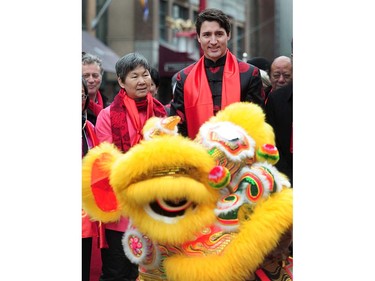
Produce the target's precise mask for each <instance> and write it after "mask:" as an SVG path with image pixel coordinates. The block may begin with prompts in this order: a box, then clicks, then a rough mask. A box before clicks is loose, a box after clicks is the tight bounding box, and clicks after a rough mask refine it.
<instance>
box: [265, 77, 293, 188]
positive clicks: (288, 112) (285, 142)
mask: <svg viewBox="0 0 375 281" xmlns="http://www.w3.org/2000/svg"><path fill="white" fill-rule="evenodd" d="M266 120H267V123H269V124H270V125H271V126H272V127H273V129H274V132H275V138H276V147H277V149H278V150H279V154H280V160H279V162H278V163H277V164H276V167H277V168H278V170H279V171H280V172H282V173H284V174H285V175H286V176H288V178H289V180H290V183H291V184H292V186H293V82H290V83H289V84H287V85H286V86H284V87H281V88H279V89H277V90H275V91H273V92H272V93H270V94H269V96H268V101H267V104H266Z"/></svg>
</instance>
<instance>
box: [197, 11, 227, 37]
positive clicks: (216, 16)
mask: <svg viewBox="0 0 375 281" xmlns="http://www.w3.org/2000/svg"><path fill="white" fill-rule="evenodd" d="M205 21H216V22H218V23H219V25H220V27H222V28H224V29H225V32H226V33H227V35H228V36H229V35H230V29H231V25H230V20H229V17H228V16H227V15H226V14H224V13H223V12H222V11H221V10H218V9H205V10H203V11H202V12H201V13H200V14H199V15H198V17H197V20H196V21H195V30H196V31H197V34H198V36H199V35H200V33H201V26H202V23H203V22H205Z"/></svg>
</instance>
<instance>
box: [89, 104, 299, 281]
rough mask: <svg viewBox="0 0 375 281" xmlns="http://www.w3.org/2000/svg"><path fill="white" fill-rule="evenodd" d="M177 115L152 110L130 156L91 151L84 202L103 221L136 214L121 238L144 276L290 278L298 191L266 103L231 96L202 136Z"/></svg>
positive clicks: (206, 280)
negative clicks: (182, 131) (189, 132)
mask: <svg viewBox="0 0 375 281" xmlns="http://www.w3.org/2000/svg"><path fill="white" fill-rule="evenodd" d="M178 121H179V118H178V117H176V116H172V117H168V118H151V119H150V120H149V121H148V122H147V123H146V125H145V127H144V131H143V134H144V136H147V137H145V138H144V139H145V140H144V141H142V142H141V143H140V144H138V145H136V146H134V147H132V148H131V149H130V150H129V151H128V152H127V153H125V154H123V153H121V152H120V151H119V150H118V149H117V148H115V147H114V146H113V145H111V144H108V143H102V144H101V145H99V146H98V147H95V148H93V149H92V150H90V151H89V153H88V154H87V156H86V157H85V158H84V160H83V171H82V188H83V190H82V199H83V208H84V209H85V210H86V212H87V213H88V214H89V215H90V216H91V217H92V218H94V219H96V220H99V221H102V222H113V221H116V220H118V219H119V218H120V216H121V215H124V216H127V217H129V218H130V221H131V224H130V226H129V228H128V230H127V231H126V232H125V234H124V237H123V246H124V251H125V253H126V255H127V256H128V258H129V259H130V260H131V261H132V262H133V263H136V264H138V265H139V277H138V279H139V280H140V281H141V280H144V281H151V280H168V281H193V280H202V281H211V280H212V281H214V280H215V281H217V280H221V281H226V280H227V281H236V280H238V281H245V280H246V281H250V280H292V271H291V269H292V259H291V258H290V257H288V252H287V249H288V246H289V244H290V242H291V236H290V233H291V230H292V226H293V193H292V189H291V188H290V184H289V181H288V179H287V178H286V177H285V176H284V175H283V174H281V173H279V172H278V171H277V169H276V168H275V167H274V166H273V165H274V164H275V163H276V162H277V160H278V152H277V148H276V147H275V143H274V133H273V130H272V127H271V126H270V125H268V124H267V123H266V122H265V117H264V113H263V111H262V109H261V108H260V107H259V106H257V105H255V104H252V103H235V104H232V105H230V106H228V107H226V108H225V109H224V110H222V111H220V112H219V113H218V114H217V115H216V116H215V117H212V118H211V119H210V120H209V121H207V122H206V123H205V124H203V125H202V127H201V128H200V130H199V133H198V134H197V137H196V139H195V140H190V139H188V138H184V137H182V136H181V135H178V132H177V129H176V125H177V123H178Z"/></svg>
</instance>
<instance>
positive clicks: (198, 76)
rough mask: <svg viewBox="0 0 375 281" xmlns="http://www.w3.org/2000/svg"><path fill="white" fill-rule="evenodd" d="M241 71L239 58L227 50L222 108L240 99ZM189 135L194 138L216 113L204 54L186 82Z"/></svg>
mask: <svg viewBox="0 0 375 281" xmlns="http://www.w3.org/2000/svg"><path fill="white" fill-rule="evenodd" d="M240 98H241V87H240V72H239V69H238V61H237V58H236V57H235V56H234V55H233V54H232V53H231V52H230V51H229V50H227V58H226V60H225V65H224V73H223V85H222V90H221V109H224V108H225V107H226V106H227V105H229V104H231V103H234V102H238V101H240ZM184 104H185V116H186V120H187V121H186V123H187V130H188V136H189V138H191V139H194V138H195V136H196V134H197V133H198V130H199V128H200V126H201V125H202V124H203V123H204V122H206V121H207V120H208V119H210V117H211V116H213V115H214V108H213V102H212V93H211V89H210V85H209V84H208V81H207V76H206V69H205V67H204V56H203V57H201V58H200V59H199V61H198V62H197V63H196V64H195V65H194V67H193V68H192V70H191V72H190V73H189V75H188V77H187V78H186V81H185V84H184Z"/></svg>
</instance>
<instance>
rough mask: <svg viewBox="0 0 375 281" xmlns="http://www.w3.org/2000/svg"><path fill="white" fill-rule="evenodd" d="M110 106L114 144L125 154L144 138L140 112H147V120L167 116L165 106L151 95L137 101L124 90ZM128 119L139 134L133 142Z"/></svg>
mask: <svg viewBox="0 0 375 281" xmlns="http://www.w3.org/2000/svg"><path fill="white" fill-rule="evenodd" d="M110 106H111V109H110V118H111V125H112V139H113V143H114V144H115V145H116V146H117V147H118V148H119V149H121V150H122V151H123V152H126V151H128V150H129V149H130V147H132V146H134V145H136V144H137V143H139V141H140V140H141V139H142V138H143V136H142V128H143V126H144V123H142V122H141V120H140V118H139V112H142V111H145V112H146V120H148V119H149V118H150V117H152V116H157V117H164V116H166V114H167V113H166V111H165V109H164V106H163V105H162V104H161V103H160V102H159V101H158V100H156V99H154V98H153V97H152V95H151V94H150V93H148V94H147V96H146V98H145V99H144V100H141V101H135V100H134V99H132V98H129V96H128V95H127V93H126V92H125V90H124V89H122V88H121V90H120V92H119V93H118V94H117V95H116V96H115V98H114V99H113V102H112V104H111V105H110ZM128 118H129V119H130V120H131V122H132V124H133V127H134V128H135V130H136V132H137V134H136V137H135V138H134V139H132V140H131V139H130V135H129V127H128V123H127V122H128V121H127V120H128Z"/></svg>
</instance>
